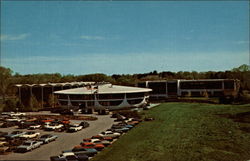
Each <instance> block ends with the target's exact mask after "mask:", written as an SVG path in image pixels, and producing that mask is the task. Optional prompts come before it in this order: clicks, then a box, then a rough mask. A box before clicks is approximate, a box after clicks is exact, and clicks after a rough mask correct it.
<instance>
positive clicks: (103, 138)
mask: <svg viewBox="0 0 250 161" xmlns="http://www.w3.org/2000/svg"><path fill="white" fill-rule="evenodd" d="M91 138H92V139H100V140H108V141H110V142H112V141H113V138H112V137H108V136H100V135H95V136H92V137H91Z"/></svg>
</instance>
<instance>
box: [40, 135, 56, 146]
mask: <svg viewBox="0 0 250 161" xmlns="http://www.w3.org/2000/svg"><path fill="white" fill-rule="evenodd" d="M57 138H58V136H57V135H52V134H45V135H42V136H41V137H40V138H39V139H38V140H39V141H41V142H43V144H47V143H49V142H51V141H55V140H56V139H57Z"/></svg>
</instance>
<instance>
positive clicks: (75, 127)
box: [68, 124, 83, 132]
mask: <svg viewBox="0 0 250 161" xmlns="http://www.w3.org/2000/svg"><path fill="white" fill-rule="evenodd" d="M82 128H83V127H82V126H80V125H79V124H73V125H70V127H69V129H68V132H76V131H80V130H82Z"/></svg>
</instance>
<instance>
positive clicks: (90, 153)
mask: <svg viewBox="0 0 250 161" xmlns="http://www.w3.org/2000/svg"><path fill="white" fill-rule="evenodd" d="M66 152H73V153H74V154H86V155H87V156H89V157H92V156H94V155H96V154H97V150H96V149H93V148H83V147H81V146H79V147H75V148H73V149H72V150H64V151H62V153H66Z"/></svg>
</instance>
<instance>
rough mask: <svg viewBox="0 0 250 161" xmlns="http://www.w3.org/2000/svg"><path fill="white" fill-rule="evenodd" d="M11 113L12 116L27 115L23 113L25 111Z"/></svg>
mask: <svg viewBox="0 0 250 161" xmlns="http://www.w3.org/2000/svg"><path fill="white" fill-rule="evenodd" d="M9 115H10V116H25V115H26V113H23V112H16V113H10V114H9Z"/></svg>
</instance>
